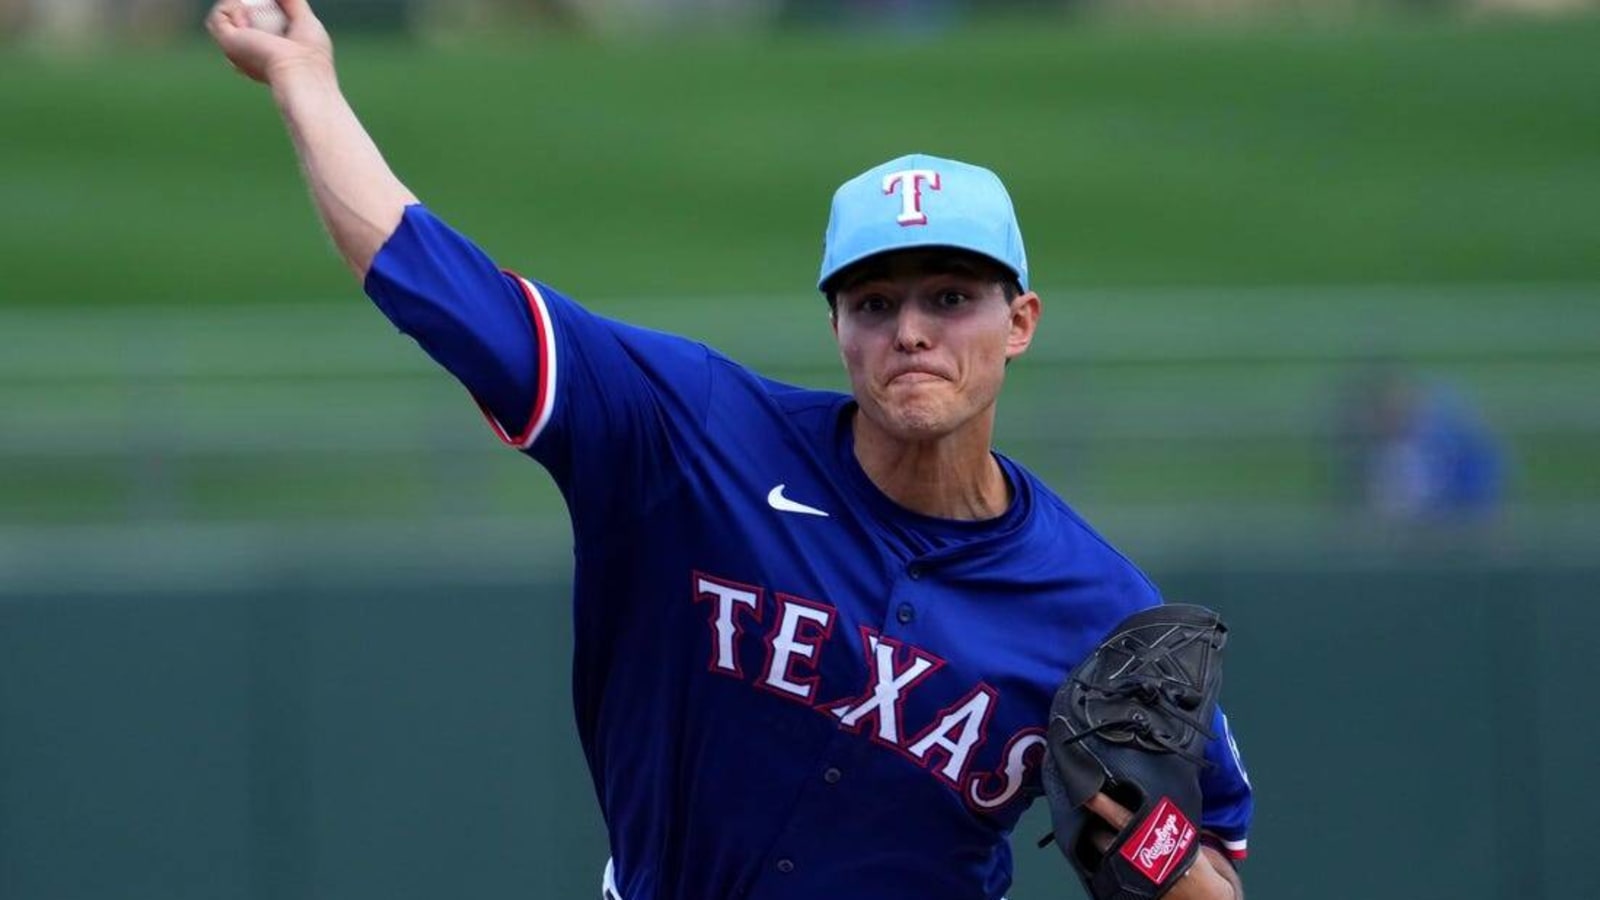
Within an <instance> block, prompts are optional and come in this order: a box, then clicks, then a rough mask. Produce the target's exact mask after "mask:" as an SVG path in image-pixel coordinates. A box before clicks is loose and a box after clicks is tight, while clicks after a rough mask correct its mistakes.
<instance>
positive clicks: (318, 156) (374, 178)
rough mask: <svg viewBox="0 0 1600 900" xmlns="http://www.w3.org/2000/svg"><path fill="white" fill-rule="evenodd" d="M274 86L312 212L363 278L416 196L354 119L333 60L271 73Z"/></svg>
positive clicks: (415, 200) (343, 255)
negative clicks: (339, 82)
mask: <svg viewBox="0 0 1600 900" xmlns="http://www.w3.org/2000/svg"><path fill="white" fill-rule="evenodd" d="M271 84H272V94H273V98H274V99H275V100H276V101H277V104H278V109H279V111H280V112H282V114H283V118H284V122H285V123H286V124H287V125H288V129H289V137H290V140H292V141H293V142H294V149H295V153H296V154H297V155H298V156H299V158H300V167H301V169H302V171H303V172H304V175H305V179H306V184H307V185H308V186H309V187H310V189H311V196H312V200H313V201H314V202H315V203H316V207H317V214H318V215H319V216H321V218H322V223H323V225H324V226H325V227H326V228H327V229H328V234H329V236H331V237H332V238H333V243H334V245H335V246H336V247H337V248H338V250H339V255H340V256H342V257H344V261H345V264H346V265H348V266H349V267H350V269H351V270H352V271H354V272H355V274H356V277H357V278H363V277H365V275H366V272H367V269H368V268H370V267H371V265H372V258H373V257H374V256H376V255H377V253H378V250H379V249H380V248H382V247H383V244H384V242H385V241H387V240H388V239H389V236H390V235H391V234H393V233H394V230H395V228H396V227H398V226H399V224H400V219H401V216H402V215H403V214H404V212H405V208H406V206H407V205H409V204H412V203H415V202H417V198H416V196H415V195H414V194H412V193H411V191H410V190H409V189H407V188H406V186H405V185H404V184H402V183H401V182H400V179H399V178H397V177H395V174H394V172H393V171H392V170H391V169H390V168H389V164H388V163H387V162H386V161H384V158H383V154H382V153H381V152H379V150H378V146H377V144H375V143H373V140H372V137H371V136H370V135H368V134H367V131H366V129H365V128H364V127H362V125H361V121H360V120H359V119H357V118H356V114H355V111H354V110H352V109H351V108H350V104H349V102H348V101H347V100H345V97H344V94H343V93H342V92H340V90H339V84H338V79H337V77H336V75H335V73H334V71H333V68H332V66H331V65H328V66H321V65H298V66H295V67H292V68H287V69H284V70H282V71H278V72H274V73H273V75H272V80H271Z"/></svg>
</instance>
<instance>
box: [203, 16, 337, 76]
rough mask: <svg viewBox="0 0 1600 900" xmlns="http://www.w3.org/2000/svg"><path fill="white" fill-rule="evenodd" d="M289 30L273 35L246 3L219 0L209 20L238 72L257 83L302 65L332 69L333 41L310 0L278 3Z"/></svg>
mask: <svg viewBox="0 0 1600 900" xmlns="http://www.w3.org/2000/svg"><path fill="white" fill-rule="evenodd" d="M278 6H279V7H280V8H281V9H282V10H283V17H284V19H286V20H287V23H288V24H287V27H286V28H285V30H284V32H283V34H281V35H278V34H273V33H272V32H271V31H269V30H266V29H264V28H262V27H261V22H260V21H259V20H253V19H252V13H251V9H250V4H248V3H246V2H245V0H218V2H217V4H216V5H215V6H213V7H212V8H211V12H210V13H209V14H208V15H207V16H206V30H207V31H209V32H210V33H211V38H212V40H214V41H216V43H217V46H218V47H219V48H220V49H221V50H222V53H223V55H224V56H226V57H227V59H228V62H230V63H232V64H233V67H234V68H235V69H238V70H239V72H240V73H241V74H243V75H245V76H246V77H248V78H251V79H253V80H255V81H260V82H264V83H265V82H270V81H271V80H272V78H273V76H274V74H275V73H277V72H280V71H284V70H287V69H290V68H293V67H296V66H301V65H320V66H325V67H331V66H332V63H333V41H332V39H331V38H329V37H328V32H327V29H325V28H323V27H322V22H321V21H319V20H318V19H317V17H316V14H315V13H313V12H312V11H311V4H310V3H308V2H306V0H278Z"/></svg>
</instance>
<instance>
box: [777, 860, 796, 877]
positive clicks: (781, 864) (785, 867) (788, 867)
mask: <svg viewBox="0 0 1600 900" xmlns="http://www.w3.org/2000/svg"><path fill="white" fill-rule="evenodd" d="M778 871H779V872H782V873H783V874H785V875H787V874H789V873H790V872H793V871H794V860H792V859H780V860H778Z"/></svg>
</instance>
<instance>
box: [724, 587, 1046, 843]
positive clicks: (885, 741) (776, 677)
mask: <svg viewBox="0 0 1600 900" xmlns="http://www.w3.org/2000/svg"><path fill="white" fill-rule="evenodd" d="M692 582H693V586H692V591H693V599H694V602H696V603H704V604H706V606H707V607H708V610H707V617H706V618H707V623H708V625H709V627H710V632H711V642H710V645H711V652H710V654H709V657H710V658H709V659H708V661H707V664H706V668H707V670H708V671H710V672H712V673H715V674H718V675H723V676H726V677H731V678H736V679H739V680H741V681H746V682H748V683H749V684H750V685H751V686H752V687H753V688H755V689H757V690H763V691H768V692H771V693H774V694H777V695H778V696H780V697H784V698H786V699H788V700H791V701H793V702H797V703H800V704H803V705H805V706H808V707H811V708H813V709H816V710H818V711H819V712H821V713H823V714H826V715H831V716H833V717H834V718H835V719H837V720H838V723H839V725H840V727H841V728H844V729H846V730H848V731H851V732H853V733H855V734H862V735H865V736H866V737H867V739H868V740H870V741H872V742H873V743H875V744H877V745H879V746H881V747H883V748H884V749H886V750H891V751H893V752H896V753H899V754H900V755H901V756H904V757H905V758H907V759H909V760H911V761H912V762H914V763H916V764H917V765H919V766H921V767H922V768H923V769H924V770H926V771H928V772H929V773H930V774H931V775H933V776H934V777H936V778H938V779H939V780H940V781H942V782H944V783H945V784H946V785H947V786H949V787H950V788H952V789H954V790H956V791H959V792H960V793H961V795H962V798H963V799H964V800H965V801H966V803H967V805H968V806H969V807H970V808H971V809H972V810H973V811H974V812H978V813H992V812H993V811H995V810H998V809H1000V808H1001V807H1003V806H1005V805H1006V804H1008V803H1011V802H1013V801H1015V800H1017V799H1018V798H1019V797H1022V796H1025V792H1024V790H1023V788H1024V786H1025V785H1027V784H1029V783H1030V782H1032V783H1035V784H1036V783H1037V781H1038V769H1039V764H1040V761H1041V759H1042V757H1043V748H1044V743H1045V738H1044V731H1043V729H1041V728H1037V727H1028V728H1024V729H1021V730H1019V731H1018V732H1017V733H1016V734H1013V735H1011V737H1010V739H1009V740H1008V742H1007V744H1006V748H1005V751H1004V753H1003V754H1002V760H1003V762H1002V763H1001V765H1000V766H999V767H998V768H997V769H995V770H992V771H981V772H973V771H970V767H971V764H972V757H973V754H974V753H975V751H977V750H978V749H979V748H980V747H981V746H982V745H983V744H984V743H985V741H986V740H987V738H988V732H987V726H988V724H989V721H990V719H991V717H992V716H993V713H994V709H995V705H996V704H998V703H999V702H1000V695H999V693H998V692H997V691H996V690H995V689H994V688H992V687H990V686H989V685H987V684H985V683H983V682H982V681H980V682H978V683H977V684H975V685H972V686H971V687H970V688H969V689H968V690H967V692H966V693H965V694H964V695H962V696H961V697H960V698H959V699H957V700H955V702H953V703H951V704H950V705H949V706H947V707H945V708H944V709H942V710H940V711H939V713H938V714H936V715H935V716H934V717H932V719H931V721H927V722H922V723H914V722H907V721H906V720H905V704H906V700H907V699H908V697H909V696H910V695H911V693H912V692H913V691H915V690H917V689H918V687H919V685H921V684H922V683H923V682H924V681H926V680H927V679H928V677H929V676H931V675H933V674H934V673H935V672H937V671H939V670H940V669H941V668H943V667H944V664H945V661H944V660H943V659H940V658H939V657H938V656H935V655H933V654H932V653H929V652H927V651H925V650H922V649H920V648H917V647H913V646H909V645H906V644H904V643H902V642H900V641H896V640H894V639H893V638H889V637H886V636H884V635H881V634H878V633H877V632H875V631H874V630H872V629H871V628H868V627H866V626H860V628H859V632H860V634H859V637H860V641H861V651H862V655H863V660H864V662H865V664H866V672H867V677H866V683H865V684H862V685H858V686H855V688H853V690H854V691H855V692H854V693H846V694H844V695H843V697H842V698H834V699H829V700H823V699H821V697H822V694H823V691H822V685H821V680H822V679H821V676H820V675H817V674H816V673H815V669H816V664H817V660H818V656H819V654H820V652H821V650H822V648H823V647H824V646H825V645H826V644H827V643H828V642H829V641H830V640H832V639H834V633H833V632H834V624H835V622H836V621H837V619H838V611H837V610H836V609H835V608H834V607H833V606H832V605H830V604H827V603H823V602H820V601H816V600H808V599H804V598H801V597H797V596H794V595H791V594H785V593H782V592H773V593H772V595H771V596H772V602H771V603H770V604H768V603H766V602H765V601H764V598H765V597H766V596H767V593H768V592H767V591H766V590H765V589H764V588H762V587H760V586H757V585H749V584H741V583H739V582H737V581H733V580H731V579H727V578H722V577H719V576H716V575H712V574H708V573H704V572H694V573H692ZM769 606H770V607H771V608H770V609H769V608H768V607H769ZM763 623H766V624H765V627H764V628H763V629H762V630H763V631H764V636H763V639H762V640H763V644H764V646H765V648H766V652H765V655H764V663H763V665H762V666H761V669H760V671H758V672H749V673H747V672H745V671H744V668H743V666H742V664H741V662H740V653H739V652H738V650H739V647H740V645H741V643H742V642H743V641H744V640H745V639H746V631H747V630H750V629H751V627H752V626H757V627H760V626H762V625H763ZM919 725H920V727H917V726H919Z"/></svg>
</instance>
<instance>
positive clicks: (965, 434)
mask: <svg viewBox="0 0 1600 900" xmlns="http://www.w3.org/2000/svg"><path fill="white" fill-rule="evenodd" d="M992 416H993V413H992V412H991V413H990V414H988V415H986V416H984V417H982V421H974V422H972V423H971V424H970V427H967V428H963V429H961V430H959V431H956V432H953V433H951V434H949V435H946V436H944V437H941V438H938V439H936V440H931V441H914V442H908V441H903V440H899V439H897V438H894V437H892V436H890V435H889V434H887V433H886V432H884V431H883V430H882V429H881V428H879V427H878V426H877V425H876V424H874V423H873V422H872V421H871V420H870V419H868V418H867V417H866V416H865V415H863V414H862V413H861V411H860V410H857V411H856V414H855V416H854V418H853V421H852V423H851V427H852V428H853V429H854V434H855V455H856V461H857V462H858V463H860V464H861V470H862V471H863V472H865V473H866V474H867V478H869V479H871V481H872V483H873V484H874V485H876V486H877V488H878V490H880V491H882V492H883V493H884V495H885V496H887V497H888V498H889V499H890V500H893V501H894V502H895V503H897V504H899V505H900V506H903V507H905V508H906V509H909V510H911V511H912V512H916V513H921V514H922V515H925V516H935V517H938V518H941V519H965V520H979V519H992V518H994V517H996V516H999V515H1001V514H1002V513H1004V512H1005V511H1006V507H1007V506H1009V505H1010V503H1011V486H1010V484H1009V482H1007V481H1006V476H1005V473H1004V472H1002V471H1000V464H999V463H998V462H997V461H996V460H995V458H994V454H993V453H991V452H990V451H989V439H990V436H991V433H992V431H993V419H992Z"/></svg>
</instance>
